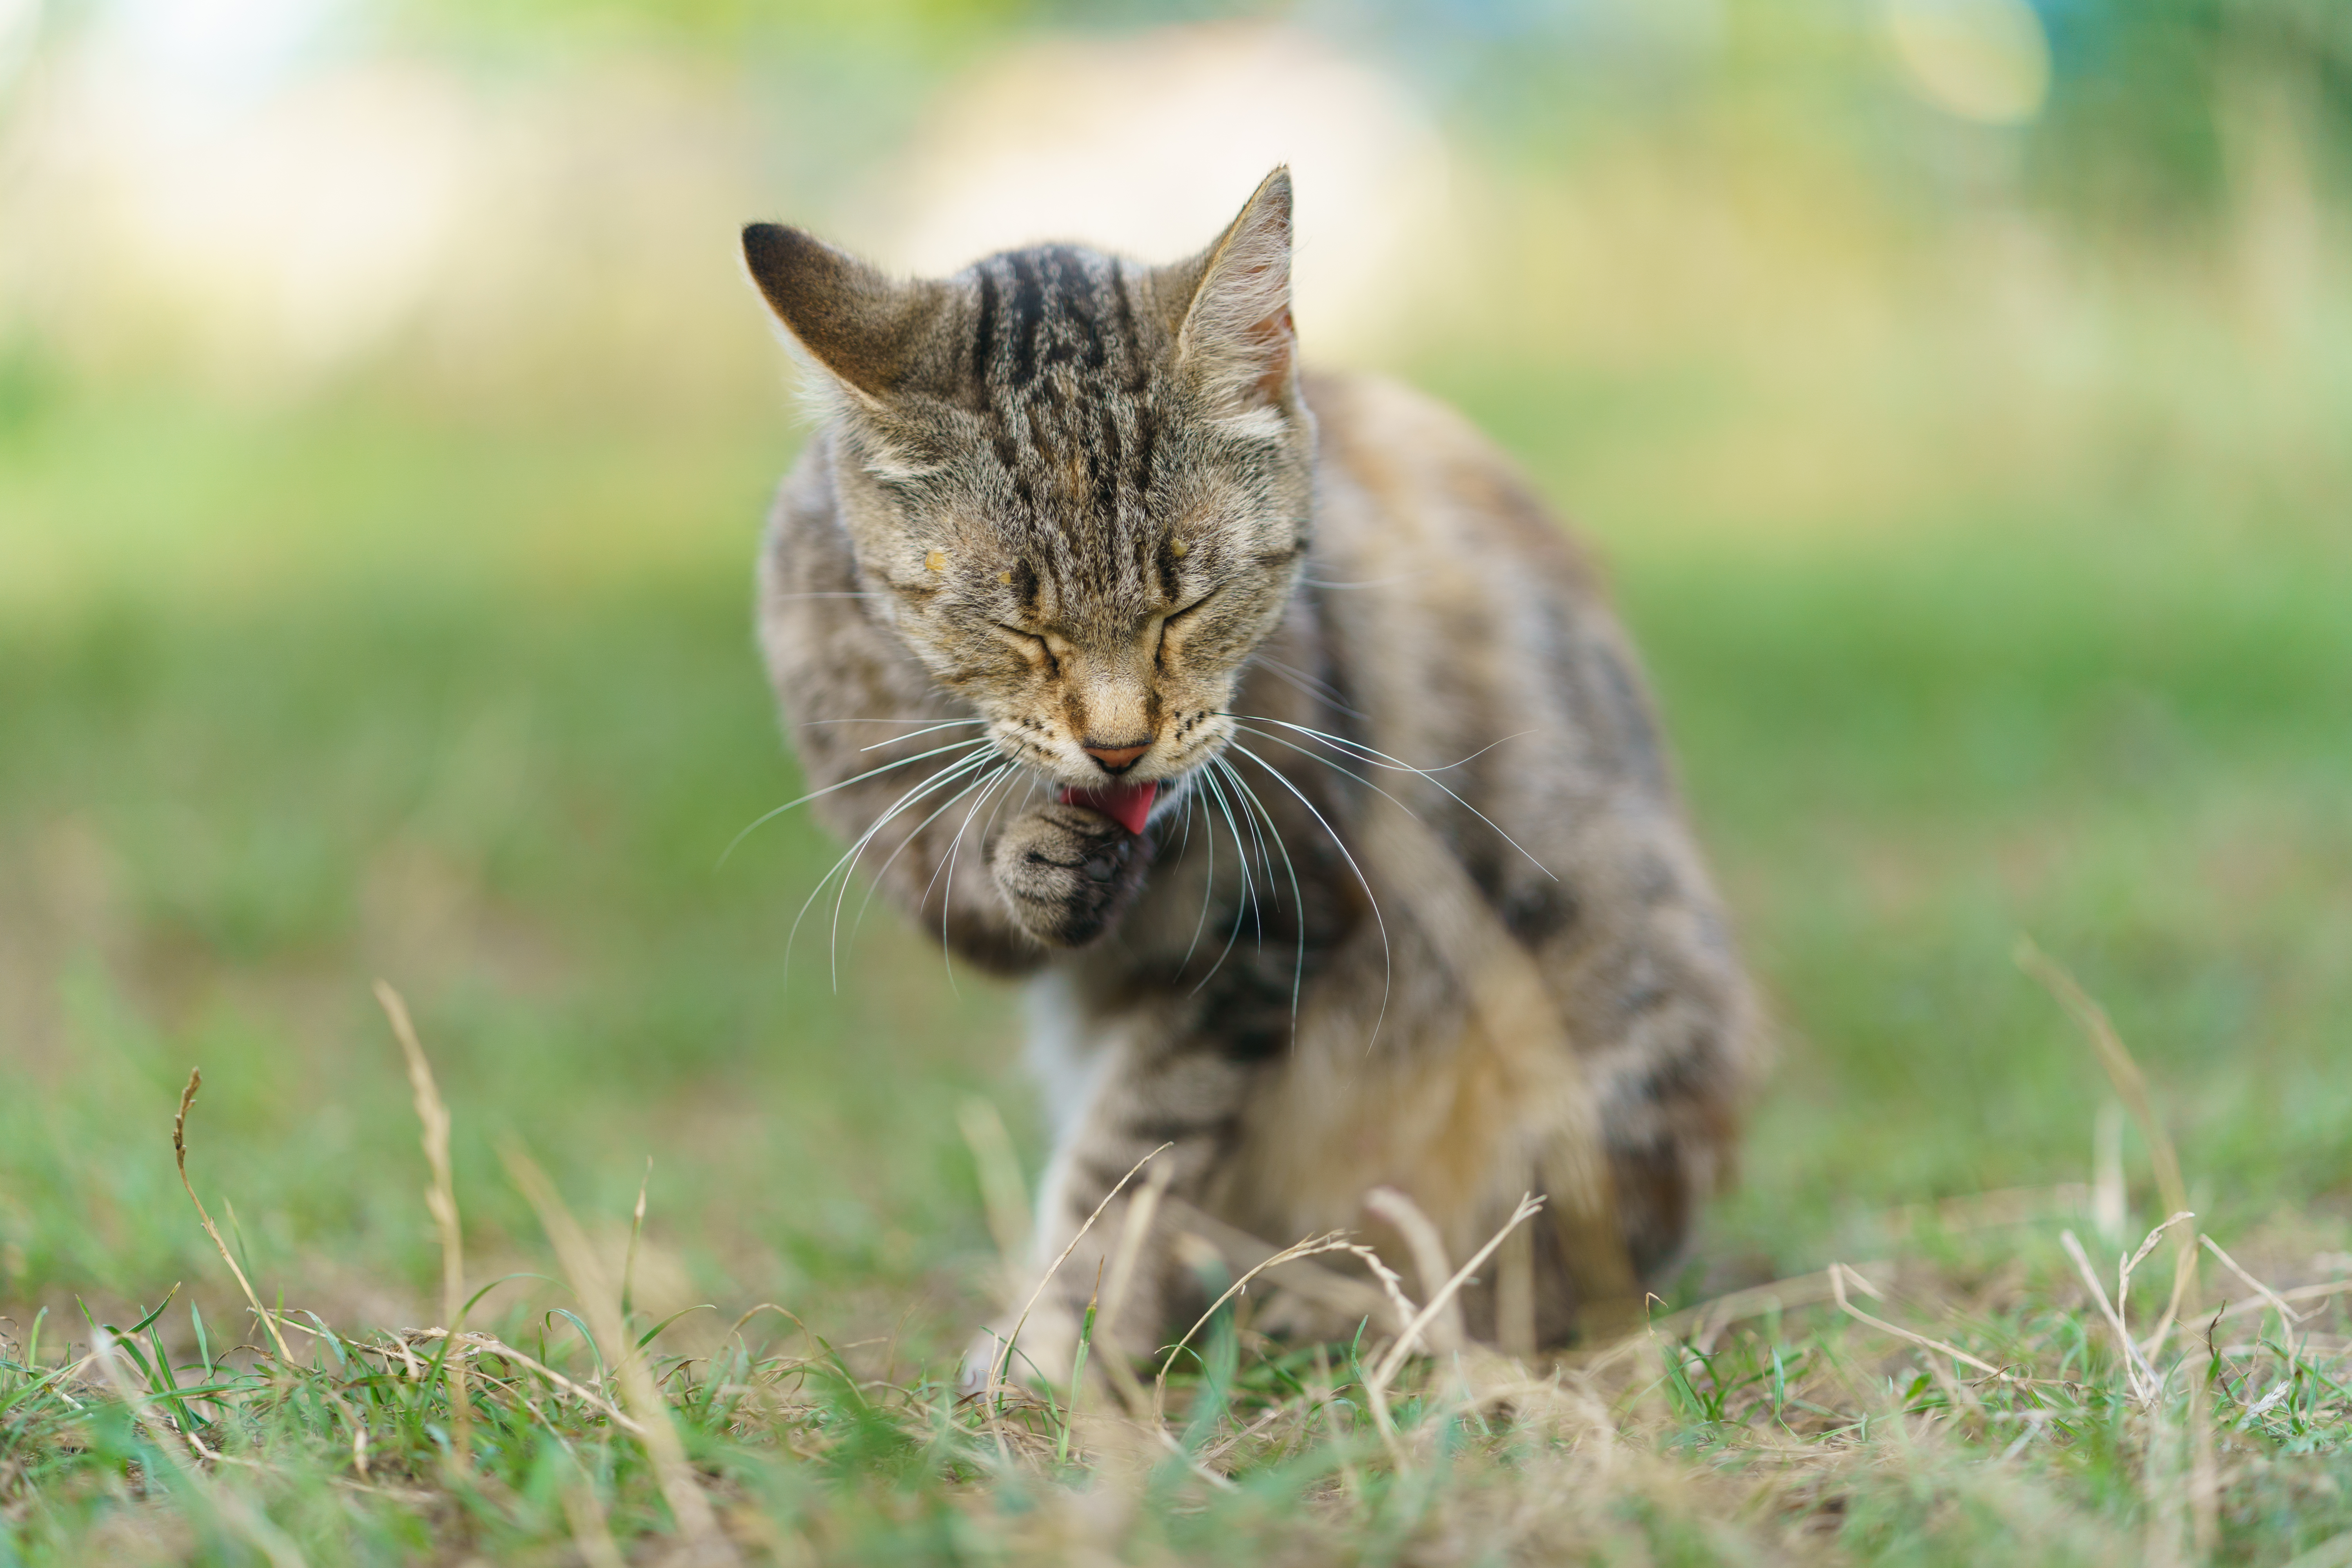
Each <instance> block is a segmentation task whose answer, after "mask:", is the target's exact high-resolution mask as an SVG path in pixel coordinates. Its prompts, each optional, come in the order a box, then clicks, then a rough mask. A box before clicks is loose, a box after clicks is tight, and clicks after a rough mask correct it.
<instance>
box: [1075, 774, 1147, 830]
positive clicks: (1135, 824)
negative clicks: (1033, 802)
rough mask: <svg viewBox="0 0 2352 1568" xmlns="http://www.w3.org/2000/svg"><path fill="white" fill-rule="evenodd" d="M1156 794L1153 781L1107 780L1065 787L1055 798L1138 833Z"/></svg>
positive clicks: (1145, 821) (1145, 820)
mask: <svg viewBox="0 0 2352 1568" xmlns="http://www.w3.org/2000/svg"><path fill="white" fill-rule="evenodd" d="M1159 794H1160V786H1159V785H1158V784H1108V785H1105V786H1104V787H1103V788H1101V789H1066V790H1064V791H1063V792H1062V793H1061V795H1060V797H1059V798H1060V800H1061V803H1062V804H1063V805H1083V806H1086V807H1087V808H1088V809H1089V810H1092V811H1099V812H1101V813H1102V814H1103V815H1104V816H1108V817H1109V818H1110V819H1111V820H1112V821H1113V822H1116V823H1118V825H1119V826H1121V827H1124V828H1126V829H1127V830H1128V831H1129V833H1137V834H1139V833H1141V832H1142V831H1143V825H1144V824H1145V823H1147V822H1149V821H1150V820H1151V802H1152V800H1153V798H1154V797H1155V796H1157V795H1159Z"/></svg>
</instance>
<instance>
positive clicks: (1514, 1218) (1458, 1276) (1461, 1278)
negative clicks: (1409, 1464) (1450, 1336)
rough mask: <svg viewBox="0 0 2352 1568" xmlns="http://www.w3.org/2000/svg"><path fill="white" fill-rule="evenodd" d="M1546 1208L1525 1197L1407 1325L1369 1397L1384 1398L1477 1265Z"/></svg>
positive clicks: (1370, 1383) (1374, 1371) (1367, 1388)
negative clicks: (1424, 1334)
mask: <svg viewBox="0 0 2352 1568" xmlns="http://www.w3.org/2000/svg"><path fill="white" fill-rule="evenodd" d="M1543 1205H1544V1201H1543V1199H1541V1198H1539V1197H1537V1196H1536V1195H1535V1194H1532V1193H1530V1194H1528V1195H1526V1196H1525V1197H1522V1198H1521V1199H1520V1200H1519V1204H1518V1206H1517V1208H1515V1209H1513V1210H1512V1211H1511V1217H1510V1218H1508V1219H1507V1220H1505V1221H1504V1222H1503V1228H1502V1229H1500V1230H1498V1231H1496V1233H1495V1234H1494V1235H1492V1236H1490V1237H1487V1238H1486V1246H1484V1247H1480V1248H1479V1249H1478V1250H1477V1251H1475V1252H1474V1253H1472V1254H1471V1255H1470V1258H1469V1260H1468V1261H1467V1262H1465V1263H1464V1264H1463V1265H1462V1267H1461V1268H1457V1269H1455V1270H1454V1274H1453V1277H1452V1278H1450V1279H1447V1280H1446V1281H1445V1283H1444V1285H1443V1286H1441V1287H1440V1288H1439V1289H1438V1291H1437V1293H1436V1294H1435V1295H1433V1296H1432V1297H1431V1298H1430V1299H1429V1300H1427V1301H1424V1302H1423V1303H1422V1308H1421V1310H1420V1311H1419V1312H1417V1313H1415V1314H1414V1315H1413V1318H1412V1321H1411V1322H1409V1323H1407V1324H1405V1326H1404V1332H1402V1333H1401V1334H1399V1335H1398V1336H1397V1339H1396V1342H1395V1343H1394V1344H1392V1345H1391V1346H1390V1347H1389V1352H1388V1354H1386V1355H1384V1356H1382V1357H1381V1363H1380V1365H1379V1366H1377V1367H1375V1368H1373V1369H1372V1374H1371V1377H1370V1380H1369V1381H1368V1382H1367V1383H1366V1384H1365V1392H1366V1393H1367V1394H1374V1393H1375V1391H1377V1394H1376V1395H1375V1396H1376V1397H1377V1398H1381V1399H1385V1397H1386V1396H1387V1394H1388V1386H1389V1384H1390V1383H1391V1382H1392V1381H1393V1380H1394V1379H1395V1377H1396V1374H1397V1373H1398V1371H1399V1370H1400V1369H1401V1368H1402V1366H1403V1365H1404V1358H1405V1357H1407V1356H1409V1355H1411V1354H1412V1347H1413V1342H1415V1341H1416V1340H1418V1339H1419V1338H1420V1337H1421V1333H1422V1331H1423V1330H1424V1329H1426V1328H1427V1327H1429V1325H1430V1322H1431V1321H1432V1320H1433V1319H1434V1318H1435V1317H1436V1316H1437V1315H1438V1314H1439V1313H1440V1312H1442V1311H1444V1310H1445V1309H1446V1308H1447V1307H1448V1306H1450V1305H1452V1304H1453V1301H1454V1297H1455V1296H1456V1295H1458V1294H1459V1293H1460V1292H1461V1289H1462V1287H1463V1286H1465V1285H1466V1284H1468V1283H1469V1282H1470V1277H1471V1276H1472V1275H1473V1274H1475V1273H1476V1272H1478V1266H1479V1265H1480V1264H1482V1263H1484V1262H1486V1259H1488V1258H1492V1257H1493V1256H1495V1249H1496V1247H1500V1246H1502V1245H1503V1238H1504V1237H1507V1236H1508V1235H1510V1234H1511V1232H1512V1231H1514V1230H1517V1228H1518V1227H1519V1226H1522V1225H1524V1224H1526V1223H1527V1222H1528V1220H1530V1219H1532V1218H1534V1217H1535V1215H1537V1214H1538V1213H1539V1212H1541V1210H1542V1208H1543Z"/></svg>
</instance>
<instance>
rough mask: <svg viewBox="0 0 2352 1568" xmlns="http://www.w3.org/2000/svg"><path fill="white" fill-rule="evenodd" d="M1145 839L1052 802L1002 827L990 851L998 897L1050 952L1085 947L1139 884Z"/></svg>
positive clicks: (1146, 864) (1147, 860)
mask: <svg viewBox="0 0 2352 1568" xmlns="http://www.w3.org/2000/svg"><path fill="white" fill-rule="evenodd" d="M1150 864H1151V840H1150V838H1149V837H1144V836H1142V835H1140V834H1135V833H1129V831H1128V830H1127V829H1126V828H1125V827H1123V826H1120V825H1119V824H1118V823H1117V822H1114V821H1113V820H1111V818H1110V817H1108V816H1106V815H1104V814H1103V813H1102V812H1099V811H1097V810H1095V809H1093V808H1092V807H1091V806H1084V805H1074V804H1065V803H1059V802H1057V803H1055V804H1053V805H1041V806H1038V807H1036V808H1035V809H1034V810H1032V811H1028V812H1024V813H1023V814H1022V815H1021V816H1018V817H1016V818H1014V819H1013V821H1011V822H1009V823H1007V824H1006V825H1005V826H1004V827H1003V829H1002V830H1001V831H1000V832H998V834H997V835H996V837H994V838H993V839H992V841H991V843H990V844H989V847H988V865H989V869H990V871H991V872H992V874H993V875H994V878H995V880H996V888H997V891H998V892H1000V893H1002V894H1003V896H1004V901H1005V904H1006V905H1007V907H1009V908H1010V909H1011V910H1012V911H1013V918H1014V919H1015V920H1017V921H1020V923H1021V928H1022V929H1023V930H1024V931H1027V932H1028V933H1029V934H1030V935H1031V936H1033V937H1034V938H1036V939H1037V940H1038V941H1039V942H1044V943H1045V945H1046V946H1048V947H1084V946H1085V945H1087V943H1088V942H1092V941H1094V940H1095V939H1096V938H1097V937H1098V936H1100V935H1102V934H1103V932H1105V931H1108V930H1109V929H1110V928H1111V925H1112V924H1113V922H1115V921H1117V920H1118V917H1119V915H1120V914H1121V913H1123V912H1124V911H1125V910H1126V909H1127V906H1128V905H1129V903H1131V902H1133V901H1134V899H1135V895H1136V893H1137V891H1138V890H1139V889H1141V888H1142V886H1143V879H1144V873H1145V871H1146V870H1147V869H1148V868H1150Z"/></svg>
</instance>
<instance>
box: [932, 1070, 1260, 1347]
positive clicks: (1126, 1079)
mask: <svg viewBox="0 0 2352 1568" xmlns="http://www.w3.org/2000/svg"><path fill="white" fill-rule="evenodd" d="M1137 1033H1138V1034H1140V1033H1141V1031H1140V1030H1139V1031H1137ZM1076 1070H1078V1071H1081V1072H1083V1073H1084V1075H1085V1078H1086V1079H1087V1082H1086V1083H1085V1085H1084V1086H1083V1089H1082V1092H1083V1095H1084V1098H1083V1099H1082V1100H1080V1102H1079V1104H1078V1106H1077V1109H1076V1113H1075V1114H1074V1115H1073V1116H1072V1118H1071V1120H1070V1121H1069V1123H1068V1125H1067V1126H1066V1129H1065V1131H1064V1132H1063V1135H1062V1137H1061V1139H1060V1141H1059V1144H1058V1146H1057V1147H1056V1149H1055V1152H1054V1157H1053V1160H1052V1162H1051V1163H1049V1164H1048V1165H1047V1167H1046V1171H1045V1181H1044V1184H1043V1185H1042V1187H1041V1190H1040V1192H1039V1194H1038V1205H1037V1227H1036V1233H1035V1238H1034V1244H1033V1247H1032V1249H1031V1258H1030V1270H1031V1271H1030V1275H1029V1278H1028V1280H1027V1282H1026V1285H1025V1286H1024V1289H1021V1290H1020V1291H1019V1292H1017V1293H1016V1299H1015V1300H1013V1301H1012V1302H1010V1303H1009V1304H1008V1306H1007V1309H1006V1313H1005V1316H1004V1317H1003V1319H1001V1320H1000V1321H998V1322H997V1323H996V1324H995V1325H993V1326H992V1328H990V1329H989V1330H987V1331H984V1332H983V1333H982V1335H981V1336H980V1337H979V1339H977V1340H976V1341H974V1342H973V1345H972V1349H971V1356H970V1358H969V1359H968V1360H967V1362H966V1365H965V1377H966V1380H967V1381H968V1382H969V1383H971V1384H973V1385H975V1386H977V1385H979V1384H982V1383H984V1382H985V1381H986V1378H987V1376H988V1371H989V1365H990V1363H992V1362H993V1363H994V1364H995V1366H996V1367H997V1368H998V1369H999V1370H998V1375H1000V1376H1003V1377H1006V1378H1008V1379H1009V1381H1012V1382H1016V1383H1020V1382H1032V1383H1034V1382H1045V1383H1049V1384H1055V1385H1059V1386H1066V1384H1067V1382H1068V1379H1069V1376H1070V1372H1071V1365H1072V1362H1073V1359H1074V1357H1075V1353H1076V1349H1077V1343H1078V1336H1079V1333H1080V1331H1081V1329H1082V1326H1083V1324H1084V1321H1085V1317H1086V1310H1087V1302H1088V1301H1089V1300H1096V1301H1097V1304H1098V1307H1099V1309H1100V1310H1098V1311H1097V1321H1096V1339H1095V1341H1094V1348H1093V1351H1092V1352H1091V1354H1092V1355H1094V1356H1097V1357H1103V1356H1110V1355H1124V1356H1127V1357H1129V1358H1134V1357H1139V1356H1147V1355H1149V1354H1150V1353H1151V1352H1152V1351H1154V1350H1155V1349H1156V1348H1158V1347H1159V1346H1160V1345H1162V1344H1164V1343H1165V1342H1167V1341H1168V1340H1169V1339H1170V1338H1171V1337H1172V1334H1173V1333H1174V1332H1180V1331H1181V1325H1179V1326H1178V1327H1176V1328H1175V1329H1172V1330H1171V1321H1172V1320H1173V1319H1174V1318H1175V1317H1176V1316H1177V1315H1178V1313H1179V1312H1180V1311H1181V1309H1182V1308H1183V1307H1185V1306H1186V1305H1187V1304H1188V1303H1189V1304H1192V1305H1196V1306H1197V1305H1198V1300H1197V1299H1198V1298H1199V1297H1200V1296H1201V1294H1202V1292H1201V1287H1200V1282H1199V1281H1196V1280H1193V1279H1191V1278H1190V1277H1189V1276H1187V1275H1186V1274H1185V1273H1184V1271H1183V1269H1182V1268H1181V1264H1179V1263H1178V1262H1177V1261H1176V1259H1175V1258H1173V1257H1172V1256H1171V1251H1172V1249H1171V1246H1170V1240H1171V1237H1170V1235H1169V1233H1168V1228H1167V1225H1166V1222H1165V1220H1164V1219H1162V1220H1159V1221H1155V1223H1154V1224H1153V1225H1152V1226H1151V1229H1150V1232H1149V1233H1146V1234H1143V1235H1140V1236H1138V1237H1132V1238H1129V1237H1128V1235H1127V1231H1128V1228H1129V1216H1130V1215H1131V1214H1132V1212H1133V1205H1134V1204H1135V1203H1136V1200H1137V1198H1138V1196H1139V1194H1141V1193H1142V1192H1143V1191H1144V1190H1145V1188H1146V1187H1147V1185H1150V1186H1157V1187H1159V1188H1160V1190H1161V1191H1163V1192H1164V1193H1166V1194H1169V1195H1171V1196H1173V1197H1177V1198H1184V1199H1197V1198H1198V1197H1199V1195H1200V1194H1201V1193H1202V1190H1203V1189H1204V1188H1205V1187H1206V1186H1207V1185H1208V1184H1209V1182H1210V1179H1211V1178H1212V1176H1213V1174H1214V1173H1215V1172H1216V1170H1217V1168H1218V1166H1219V1164H1220V1163H1221V1162H1222V1161H1223V1159H1224V1157H1225V1154H1226V1152H1227V1149H1228V1146H1229V1145H1230V1143H1231V1142H1232V1140H1233V1138H1234V1133H1235V1131H1236V1129H1237V1128H1238V1127H1239V1126H1240V1122H1241V1112H1242V1109H1243V1106H1244V1103H1245V1102H1246V1100H1247V1099H1248V1097H1249V1095H1250V1094H1251V1093H1252V1092H1253V1089H1254V1087H1255V1082H1256V1076H1257V1069H1256V1068H1254V1067H1252V1066H1251V1065H1250V1064H1246V1063H1239V1062H1234V1061H1232V1060H1230V1059H1227V1058H1224V1057H1223V1056H1221V1055H1219V1054H1218V1053H1216V1052H1215V1051H1214V1050H1213V1049H1211V1048H1209V1047H1206V1046H1205V1045H1204V1044H1203V1043H1201V1042H1198V1041H1185V1042H1182V1043H1181V1044H1177V1045H1174V1046H1172V1047H1171V1044H1170V1043H1168V1042H1165V1041H1152V1042H1150V1043H1146V1042H1145V1041H1144V1040H1143V1039H1140V1038H1136V1037H1129V1038H1126V1039H1118V1040H1114V1041H1111V1042H1109V1043H1107V1044H1104V1045H1102V1046H1101V1047H1098V1054H1097V1056H1096V1058H1094V1059H1093V1060H1092V1061H1090V1062H1088V1063H1087V1064H1086V1065H1085V1066H1084V1067H1083V1068H1077V1069H1076ZM1165 1212H1166V1211H1165V1210H1164V1209H1163V1210H1162V1211H1161V1213H1162V1214H1164V1213H1165ZM1089 1221H1091V1222H1092V1223H1091V1224H1089ZM1129 1246H1131V1247H1132V1262H1131V1266H1130V1267H1129V1268H1128V1270H1127V1271H1126V1277H1125V1279H1123V1280H1117V1279H1114V1277H1113V1275H1114V1270H1113V1265H1114V1260H1115V1259H1117V1258H1118V1256H1119V1254H1120V1253H1121V1252H1122V1251H1123V1250H1127V1249H1128V1247H1129ZM1112 1284H1123V1286H1124V1289H1123V1291H1122V1292H1121V1293H1120V1295H1119V1297H1118V1300H1115V1301H1102V1300H1099V1298H1098V1292H1100V1291H1101V1290H1103V1289H1105V1288H1106V1287H1107V1286H1109V1285H1112ZM1024 1307H1025V1309H1026V1314H1027V1315H1026V1317H1025V1319H1024V1317H1023V1316H1022V1314H1023V1311H1024ZM1016 1331H1017V1332H1016ZM1008 1343H1010V1344H1011V1345H1012V1347H1013V1348H1012V1351H1011V1353H1010V1356H1009V1357H1008V1355H1007V1351H1006V1346H1007V1344H1008ZM1097 1364H1098V1363H1097ZM1008 1368H1009V1370H1006V1369H1008Z"/></svg>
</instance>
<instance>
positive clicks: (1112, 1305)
mask: <svg viewBox="0 0 2352 1568" xmlns="http://www.w3.org/2000/svg"><path fill="white" fill-rule="evenodd" d="M1174 1174H1175V1168H1174V1167H1173V1166H1171V1165H1161V1166H1160V1167H1159V1168H1158V1169H1156V1170H1154V1171H1153V1172H1152V1173H1151V1175H1150V1178H1149V1179H1148V1180H1146V1181H1145V1182H1144V1184H1143V1190H1142V1191H1141V1192H1139V1193H1138V1194H1135V1201H1134V1202H1133V1203H1131V1204H1129V1205H1127V1218H1126V1220H1125V1221H1124V1222H1123V1223H1121V1225H1120V1226H1119V1227H1118V1246H1117V1247H1114V1248H1113V1249H1112V1251H1111V1261H1110V1274H1109V1277H1108V1279H1107V1280H1106V1282H1105V1283H1104V1286H1103V1298H1102V1310H1101V1312H1099V1313H1098V1314H1097V1316H1096V1318H1095V1338H1096V1339H1097V1341H1099V1342H1102V1343H1103V1344H1104V1345H1106V1346H1108V1347H1109V1349H1110V1353H1109V1354H1108V1355H1106V1356H1104V1357H1103V1359H1102V1367H1103V1371H1104V1373H1105V1374H1106V1375H1108V1377H1109V1379H1110V1384H1111V1386H1112V1387H1113V1388H1115V1389H1117V1390H1118V1399H1119V1403H1120V1404H1121V1405H1125V1406H1127V1413H1128V1414H1129V1415H1142V1414H1143V1408H1144V1396H1143V1384H1142V1383H1141V1382H1140V1381H1139V1380H1138V1379H1137V1377H1136V1375H1135V1369H1134V1368H1133V1367H1132V1366H1129V1364H1128V1359H1127V1357H1126V1356H1125V1355H1124V1354H1122V1353H1120V1352H1119V1350H1118V1321H1119V1313H1120V1311H1121V1310H1122V1309H1124V1308H1125V1307H1126V1305H1127V1292H1128V1288H1129V1286H1130V1285H1131V1284H1133V1283H1134V1280H1135V1266H1136V1264H1137V1262H1138V1261H1139V1260H1140V1259H1141V1258H1142V1256H1143V1247H1144V1243H1145V1239H1146V1238H1147V1237H1149V1236H1150V1234H1151V1222H1152V1220H1153V1218H1154V1217H1155V1216H1157V1215H1158V1214H1159V1212H1160V1199H1161V1198H1163V1197H1165V1196H1166V1195H1167V1193H1168V1183H1169V1180H1170V1179H1171V1177H1172V1176H1173V1175H1174ZM1078 1394H1079V1390H1078V1389H1077V1388H1076V1387H1073V1388H1072V1389H1071V1390H1070V1399H1071V1402H1072V1404H1073V1405H1075V1404H1076V1401H1077V1397H1078Z"/></svg>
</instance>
